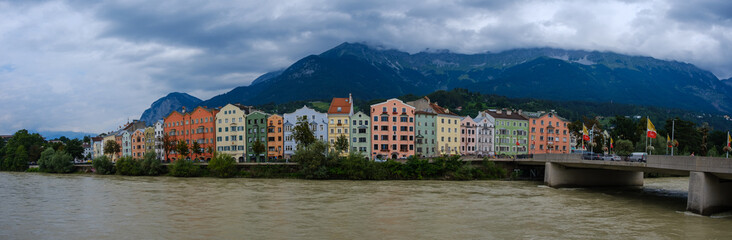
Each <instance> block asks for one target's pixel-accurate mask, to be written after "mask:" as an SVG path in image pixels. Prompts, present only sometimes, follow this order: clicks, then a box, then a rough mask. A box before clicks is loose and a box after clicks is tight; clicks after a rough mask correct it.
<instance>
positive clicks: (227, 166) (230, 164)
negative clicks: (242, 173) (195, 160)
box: [208, 152, 238, 178]
mask: <svg viewBox="0 0 732 240" xmlns="http://www.w3.org/2000/svg"><path fill="white" fill-rule="evenodd" d="M208 171H209V173H210V174H211V176H213V177H220V178H230V177H235V176H237V173H238V169H237V167H236V160H235V159H234V157H232V156H230V155H228V154H225V153H219V152H216V153H214V157H213V158H212V159H211V161H210V162H209V163H208Z"/></svg>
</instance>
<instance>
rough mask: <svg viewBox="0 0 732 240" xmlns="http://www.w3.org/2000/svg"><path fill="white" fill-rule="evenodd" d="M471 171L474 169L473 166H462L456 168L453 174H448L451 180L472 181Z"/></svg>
mask: <svg viewBox="0 0 732 240" xmlns="http://www.w3.org/2000/svg"><path fill="white" fill-rule="evenodd" d="M473 169H475V168H473V166H470V165H468V164H464V165H462V166H460V167H458V168H457V169H456V170H455V171H454V172H450V173H449V177H450V179H452V180H460V181H465V180H473Z"/></svg>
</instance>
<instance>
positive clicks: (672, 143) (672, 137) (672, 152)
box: [671, 119, 676, 157]
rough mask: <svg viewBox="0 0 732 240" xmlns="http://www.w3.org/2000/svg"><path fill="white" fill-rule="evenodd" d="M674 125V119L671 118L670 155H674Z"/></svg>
mask: <svg viewBox="0 0 732 240" xmlns="http://www.w3.org/2000/svg"><path fill="white" fill-rule="evenodd" d="M675 126H676V119H671V156H672V157H673V156H674V127H675Z"/></svg>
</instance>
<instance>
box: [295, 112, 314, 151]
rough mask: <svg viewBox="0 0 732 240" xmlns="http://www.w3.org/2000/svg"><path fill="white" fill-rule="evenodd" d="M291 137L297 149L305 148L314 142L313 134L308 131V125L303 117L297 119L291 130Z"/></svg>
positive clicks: (310, 130)
mask: <svg viewBox="0 0 732 240" xmlns="http://www.w3.org/2000/svg"><path fill="white" fill-rule="evenodd" d="M292 136H293V138H295V142H297V147H298V148H300V147H306V146H308V145H310V144H312V143H314V142H315V134H313V131H312V129H310V123H309V122H308V120H307V118H305V117H298V118H297V125H295V127H294V128H293V130H292Z"/></svg>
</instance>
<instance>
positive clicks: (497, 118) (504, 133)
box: [486, 109, 529, 157]
mask: <svg viewBox="0 0 732 240" xmlns="http://www.w3.org/2000/svg"><path fill="white" fill-rule="evenodd" d="M486 113H488V116H487V117H488V119H489V120H491V121H492V122H493V123H494V124H495V134H494V136H495V141H493V142H494V143H495V152H496V155H498V156H499V157H501V156H516V155H524V154H528V153H529V152H528V147H527V146H528V142H529V134H528V133H529V119H527V118H525V117H524V116H522V115H521V110H518V111H513V110H506V109H498V110H496V109H491V110H488V111H486Z"/></svg>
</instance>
